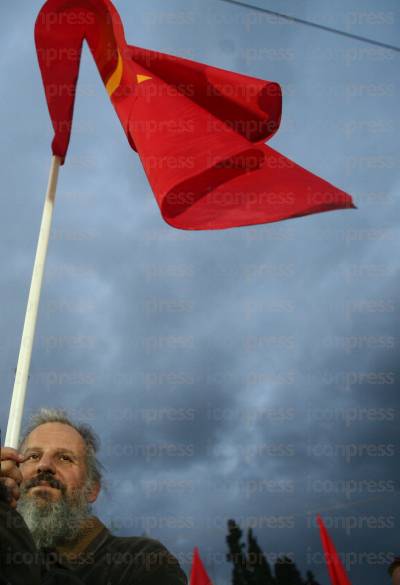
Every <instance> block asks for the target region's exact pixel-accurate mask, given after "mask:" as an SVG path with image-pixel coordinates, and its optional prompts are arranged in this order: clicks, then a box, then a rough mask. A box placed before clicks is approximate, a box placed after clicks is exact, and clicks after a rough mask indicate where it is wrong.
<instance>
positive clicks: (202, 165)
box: [35, 0, 354, 229]
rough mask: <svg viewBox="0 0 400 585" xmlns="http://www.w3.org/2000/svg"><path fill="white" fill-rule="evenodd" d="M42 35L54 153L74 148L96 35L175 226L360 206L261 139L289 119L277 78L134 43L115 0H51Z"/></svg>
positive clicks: (107, 73)
mask: <svg viewBox="0 0 400 585" xmlns="http://www.w3.org/2000/svg"><path fill="white" fill-rule="evenodd" d="M35 40H36V47H37V53H38V58H39V64H40V69H41V73H42V77H43V82H44V87H45V92H46V98H47V103H48V107H49V111H50V116H51V119H52V123H53V127H54V132H55V135H54V140H53V145H52V148H53V154H54V155H56V156H58V157H60V158H61V159H62V161H63V160H64V159H65V157H66V153H67V149H68V144H69V140H70V134H71V127H72V117H73V109H74V100H75V91H76V84H77V79H78V74H79V64H80V58H81V49H82V43H83V41H84V40H86V41H87V42H88V44H89V47H90V49H91V52H92V54H93V57H94V59H95V61H96V64H97V67H98V69H99V72H100V75H101V78H102V80H103V82H104V85H105V87H106V90H107V92H108V94H109V96H110V99H111V102H112V104H113V106H114V108H115V110H116V112H117V114H118V116H119V119H120V121H121V124H122V126H123V128H124V131H125V133H126V135H127V138H128V141H129V143H130V145H131V147H132V148H133V149H135V150H136V151H137V152H138V154H139V156H140V158H141V161H142V164H143V166H144V169H145V171H146V174H147V177H148V180H149V182H150V184H151V187H152V189H153V192H154V194H155V197H156V199H157V202H158V205H159V207H160V210H161V213H162V216H163V218H164V219H165V221H167V222H168V223H169V224H171V225H172V226H174V227H176V228H182V229H217V228H228V227H235V226H241V225H252V224H259V223H268V222H273V221H279V220H282V219H287V218H290V217H296V216H302V215H308V214H311V213H317V212H321V211H328V210H332V209H341V208H347V207H354V206H353V203H352V199H351V197H350V196H349V195H347V194H346V193H344V192H343V191H341V190H340V189H337V188H336V187H334V186H333V185H331V184H329V183H328V182H326V181H325V180H323V179H321V178H319V177H317V176H316V175H314V174H312V173H310V172H309V171H307V170H305V169H303V168H302V167H300V166H299V165H297V164H296V163H294V162H293V161H291V160H289V159H288V158H286V157H285V156H283V155H282V154H280V153H279V152H276V151H275V150H273V149H271V148H269V147H268V146H266V145H265V144H263V143H264V142H265V141H266V140H268V139H269V138H271V136H273V134H275V132H276V131H277V130H278V128H279V124H280V119H281V106H282V95H281V89H280V87H279V85H278V84H277V83H275V82H272V81H264V80H262V79H256V78H254V77H249V76H246V75H240V74H238V73H233V72H229V71H225V70H223V69H217V68H215V67H211V66H210V65H205V64H202V63H197V62H195V61H190V60H188V59H182V58H179V57H174V56H171V55H166V54H163V53H158V52H156V51H150V50H146V49H141V48H138V47H134V46H131V45H128V44H127V43H126V40H125V36H124V30H123V25H122V22H121V19H120V17H119V14H118V12H117V11H116V9H115V7H114V6H113V4H112V3H111V1H110V0H48V1H47V2H46V3H45V4H44V6H43V7H42V9H41V11H40V13H39V15H38V18H37V21H36V27H35ZM324 140H325V138H324Z"/></svg>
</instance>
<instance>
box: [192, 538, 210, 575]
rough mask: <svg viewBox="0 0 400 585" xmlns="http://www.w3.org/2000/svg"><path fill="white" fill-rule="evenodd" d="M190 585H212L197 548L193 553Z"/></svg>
mask: <svg viewBox="0 0 400 585" xmlns="http://www.w3.org/2000/svg"><path fill="white" fill-rule="evenodd" d="M189 585H212V583H211V579H210V577H209V576H208V575H207V572H206V570H205V568H204V565H203V563H202V560H201V558H200V554H199V549H198V548H197V546H196V547H195V548H194V551H193V562H192V572H191V574H190V583H189Z"/></svg>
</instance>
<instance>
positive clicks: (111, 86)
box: [106, 51, 124, 97]
mask: <svg viewBox="0 0 400 585" xmlns="http://www.w3.org/2000/svg"><path fill="white" fill-rule="evenodd" d="M123 71H124V65H123V62H122V57H121V53H120V52H119V51H118V63H117V67H116V69H115V71H114V73H113V74H112V75H111V77H110V79H109V80H108V81H107V85H106V90H107V91H108V95H109V96H110V97H111V96H112V94H113V93H114V91H115V90H116V89H117V87H118V86H119V84H120V83H121V79H122V74H123Z"/></svg>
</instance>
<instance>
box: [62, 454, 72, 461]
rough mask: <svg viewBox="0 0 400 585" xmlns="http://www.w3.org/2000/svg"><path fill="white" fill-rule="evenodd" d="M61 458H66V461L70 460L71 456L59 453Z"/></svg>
mask: <svg viewBox="0 0 400 585" xmlns="http://www.w3.org/2000/svg"><path fill="white" fill-rule="evenodd" d="M60 458H61V459H67V460H68V461H72V459H71V457H69V456H68V455H60Z"/></svg>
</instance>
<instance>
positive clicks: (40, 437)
mask: <svg viewBox="0 0 400 585" xmlns="http://www.w3.org/2000/svg"><path fill="white" fill-rule="evenodd" d="M33 446H36V447H40V448H50V447H51V448H54V449H65V450H70V451H74V452H76V453H79V452H82V451H83V450H84V449H85V443H84V440H83V438H82V436H81V435H80V433H79V432H78V431H77V430H76V429H74V428H73V427H71V426H70V425H66V424H64V423H58V422H54V423H52V422H51V423H50V422H49V423H43V424H42V425H39V426H38V427H36V428H35V429H33V431H31V432H30V433H29V435H28V436H27V437H26V439H25V441H24V445H23V447H24V449H25V450H27V449H29V448H31V447H33Z"/></svg>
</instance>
